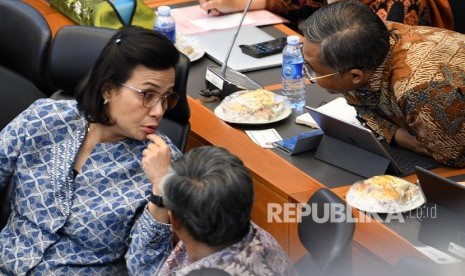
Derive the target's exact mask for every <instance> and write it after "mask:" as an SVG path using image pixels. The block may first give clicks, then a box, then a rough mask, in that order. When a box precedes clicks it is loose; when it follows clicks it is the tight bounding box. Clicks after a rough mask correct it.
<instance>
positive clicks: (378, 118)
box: [345, 22, 465, 167]
mask: <svg viewBox="0 0 465 276" xmlns="http://www.w3.org/2000/svg"><path fill="white" fill-rule="evenodd" d="M387 26H388V29H389V30H390V34H391V39H390V43H391V47H390V51H389V54H388V56H387V58H386V60H385V61H384V63H383V64H382V65H381V66H380V67H379V68H377V70H376V71H375V73H374V74H373V76H372V77H371V79H370V80H369V84H368V85H367V87H364V88H360V89H358V90H356V91H351V92H349V93H347V94H346V95H345V96H346V99H347V101H348V103H349V104H351V105H354V106H355V108H356V110H357V112H358V114H359V116H361V117H362V118H363V119H365V120H366V121H367V124H368V126H370V127H371V128H372V129H373V130H374V131H375V132H377V133H378V134H380V135H382V136H384V137H385V138H386V140H387V142H391V140H392V138H393V135H394V133H395V131H396V130H397V128H398V127H403V128H405V129H407V130H408V131H409V133H410V134H412V135H414V136H415V137H416V138H417V140H418V141H419V142H421V143H422V144H423V145H424V146H425V147H426V149H427V150H428V152H429V153H430V155H431V156H432V157H433V158H434V159H436V160H437V161H439V162H441V163H444V164H446V165H450V166H458V167H463V166H465V95H464V93H465V35H463V34H460V33H455V32H452V31H447V30H443V29H438V28H432V27H421V26H407V25H403V24H399V23H392V22H391V23H387Z"/></svg>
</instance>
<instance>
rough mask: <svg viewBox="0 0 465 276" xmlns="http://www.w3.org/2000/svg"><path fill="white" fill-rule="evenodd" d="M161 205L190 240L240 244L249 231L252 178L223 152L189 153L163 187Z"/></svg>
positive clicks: (203, 149)
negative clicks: (183, 228)
mask: <svg viewBox="0 0 465 276" xmlns="http://www.w3.org/2000/svg"><path fill="white" fill-rule="evenodd" d="M162 185H163V186H162V190H163V196H164V202H165V205H166V207H167V208H168V210H170V211H171V213H172V214H173V216H174V217H175V218H176V219H177V220H178V221H179V222H180V223H181V224H182V225H183V227H185V229H186V230H187V231H188V232H189V234H190V235H191V236H192V237H193V239H195V240H197V241H199V242H203V243H206V244H207V245H209V246H226V245H230V244H233V243H235V242H238V241H240V240H241V239H242V238H243V237H244V236H245V235H246V234H247V233H248V231H249V225H250V212H251V210H252V205H253V184H252V178H251V176H250V174H249V172H248V170H247V168H246V167H244V164H243V163H242V161H241V160H240V159H239V158H238V157H236V156H234V155H232V154H231V153H229V152H228V151H227V150H225V149H223V148H217V147H211V146H204V147H198V148H194V149H192V150H190V151H189V152H188V153H187V154H185V155H184V156H183V157H182V158H181V159H179V160H178V161H177V162H175V163H174V164H173V166H172V170H171V173H170V174H169V175H168V176H167V177H166V178H165V179H164V181H163V183H162Z"/></svg>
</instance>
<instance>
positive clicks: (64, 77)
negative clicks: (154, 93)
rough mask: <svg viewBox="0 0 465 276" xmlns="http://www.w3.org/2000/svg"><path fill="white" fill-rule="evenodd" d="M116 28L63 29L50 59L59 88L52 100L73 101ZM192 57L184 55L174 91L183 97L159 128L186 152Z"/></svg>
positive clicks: (56, 86) (56, 40) (54, 83)
mask: <svg viewBox="0 0 465 276" xmlns="http://www.w3.org/2000/svg"><path fill="white" fill-rule="evenodd" d="M115 32H116V30H114V29H106V28H95V27H87V26H66V27H63V28H61V29H60V30H59V31H58V32H57V34H56V36H55V39H54V40H53V42H52V46H51V50H50V60H49V70H50V71H49V72H50V82H51V83H52V85H53V86H54V87H55V88H56V89H57V92H55V93H53V94H52V96H51V98H52V99H56V100H57V99H72V98H73V97H74V88H75V87H76V86H77V85H78V84H79V82H80V81H81V80H82V79H83V78H84V77H85V76H86V75H87V73H88V72H89V71H90V70H91V68H92V66H93V65H94V63H95V62H96V60H97V58H98V56H99V55H100V52H101V51H102V49H103V47H104V46H105V45H106V44H107V42H108V40H109V39H110V38H111V36H112V35H113V34H114V33H115ZM189 69H190V61H189V58H188V57H187V56H185V55H183V54H181V58H180V60H179V62H178V64H177V65H176V68H175V71H176V76H175V84H174V91H176V92H177V93H178V94H179V102H178V104H177V105H176V107H175V108H173V109H172V110H169V111H167V112H166V113H165V116H164V117H163V120H162V121H161V123H160V126H159V129H160V131H161V132H163V133H165V134H166V135H167V136H168V137H169V138H170V139H171V140H172V142H173V143H174V144H175V145H176V146H177V147H178V148H179V149H180V150H181V151H183V152H184V150H185V148H186V145H187V138H188V136H189V131H190V123H189V118H190V110H189V105H188V103H187V96H186V87H187V80H188V76H189Z"/></svg>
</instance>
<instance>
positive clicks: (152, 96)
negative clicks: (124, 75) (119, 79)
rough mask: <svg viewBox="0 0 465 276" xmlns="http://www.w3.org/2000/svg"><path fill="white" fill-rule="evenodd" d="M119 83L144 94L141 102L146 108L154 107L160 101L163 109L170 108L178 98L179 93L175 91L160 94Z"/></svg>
mask: <svg viewBox="0 0 465 276" xmlns="http://www.w3.org/2000/svg"><path fill="white" fill-rule="evenodd" d="M120 85H121V86H123V87H126V88H129V89H131V90H133V91H136V92H139V93H141V94H142V95H143V96H144V99H143V101H142V104H143V105H144V107H146V108H151V107H154V106H156V105H157V104H158V103H159V102H160V101H161V106H162V108H163V110H170V109H172V108H173V107H175V106H176V104H177V103H178V100H179V95H178V94H177V93H175V92H170V93H166V94H165V95H161V94H160V93H158V92H157V91H154V90H151V89H146V90H142V89H138V88H135V87H133V86H130V85H128V84H125V83H120Z"/></svg>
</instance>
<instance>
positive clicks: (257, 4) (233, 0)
mask: <svg viewBox="0 0 465 276" xmlns="http://www.w3.org/2000/svg"><path fill="white" fill-rule="evenodd" d="M247 2H248V0H199V4H200V7H201V8H202V9H204V10H205V11H209V14H211V15H220V14H224V13H233V12H239V11H243V10H244V9H245V6H246V5H247ZM265 7H266V0H255V1H252V3H251V4H250V9H251V10H259V9H264V8H265Z"/></svg>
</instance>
